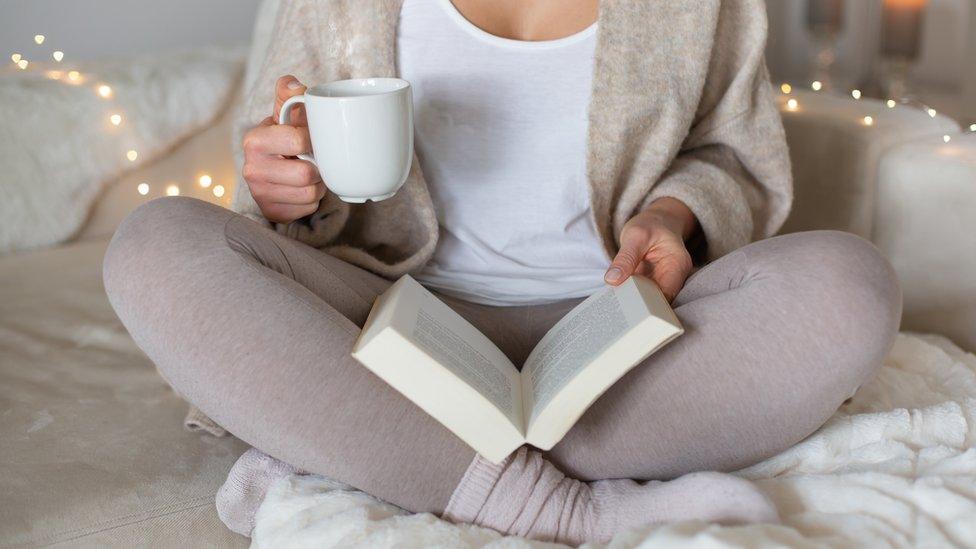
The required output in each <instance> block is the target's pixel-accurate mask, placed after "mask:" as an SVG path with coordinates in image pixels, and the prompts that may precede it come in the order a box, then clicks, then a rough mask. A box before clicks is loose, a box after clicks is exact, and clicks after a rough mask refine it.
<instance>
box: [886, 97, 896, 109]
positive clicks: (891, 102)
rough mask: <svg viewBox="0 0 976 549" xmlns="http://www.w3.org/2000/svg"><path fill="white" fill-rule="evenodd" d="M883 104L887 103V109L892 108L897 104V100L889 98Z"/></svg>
mask: <svg viewBox="0 0 976 549" xmlns="http://www.w3.org/2000/svg"><path fill="white" fill-rule="evenodd" d="M885 104H886V105H888V108H889V109H893V108H895V107H897V106H898V102H897V101H895V100H894V99H889V100H888V102H887V103H885Z"/></svg>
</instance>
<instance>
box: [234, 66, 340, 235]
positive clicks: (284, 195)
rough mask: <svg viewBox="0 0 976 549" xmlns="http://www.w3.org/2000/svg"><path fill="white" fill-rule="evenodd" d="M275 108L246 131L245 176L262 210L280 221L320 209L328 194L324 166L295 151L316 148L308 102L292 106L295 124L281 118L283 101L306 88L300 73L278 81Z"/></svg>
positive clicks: (303, 151) (304, 151) (309, 150)
mask: <svg viewBox="0 0 976 549" xmlns="http://www.w3.org/2000/svg"><path fill="white" fill-rule="evenodd" d="M275 91H276V94H275V95H276V96H277V97H276V99H275V108H274V114H273V115H272V116H269V117H268V118H265V119H264V120H262V121H261V123H260V124H258V126H257V127H255V128H253V129H251V131H249V132H247V134H246V135H245V136H244V169H243V175H244V180H245V181H246V182H247V186H248V188H249V189H250V190H251V196H252V197H253V198H254V201H255V202H257V205H258V207H259V208H261V213H262V214H264V217H265V218H266V219H268V220H269V221H273V222H275V223H291V222H292V221H295V220H296V219H300V218H302V217H305V216H306V215H309V214H311V213H313V212H315V211H316V210H317V209H318V207H319V202H320V201H321V200H322V197H324V196H325V183H323V182H322V177H321V176H320V175H319V171H318V169H317V168H316V167H315V166H314V165H313V164H312V163H310V162H306V161H304V160H299V159H297V158H295V155H298V154H302V153H308V152H311V150H312V141H311V138H310V137H309V134H308V122H307V120H306V118H305V107H304V106H302V105H299V106H297V107H295V111H293V112H292V117H291V120H292V125H290V126H286V125H282V124H278V113H279V111H280V110H281V106H282V104H284V102H285V101H287V100H288V98H290V97H292V96H294V95H301V94H303V93H305V86H304V85H302V83H301V82H299V81H298V79H297V78H295V77H294V76H283V77H281V78H279V79H278V83H277V85H276V86H275Z"/></svg>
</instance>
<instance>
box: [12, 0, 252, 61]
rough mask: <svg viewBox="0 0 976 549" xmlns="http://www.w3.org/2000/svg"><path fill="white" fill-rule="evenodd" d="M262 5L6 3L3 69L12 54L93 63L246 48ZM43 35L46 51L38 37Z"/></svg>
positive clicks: (90, 0) (128, 0)
mask: <svg viewBox="0 0 976 549" xmlns="http://www.w3.org/2000/svg"><path fill="white" fill-rule="evenodd" d="M259 2H260V0H2V4H0V54H2V56H3V57H2V58H0V63H3V62H4V61H7V60H8V59H9V57H10V55H11V54H12V53H15V52H17V53H21V54H23V55H24V56H25V57H27V58H28V59H40V58H44V59H45V60H50V55H51V52H52V51H54V50H62V51H64V52H65V58H66V59H69V60H70V59H78V60H84V59H93V58H104V57H118V56H127V55H134V54H140V53H147V52H154V51H166V50H179V49H190V48H197V47H204V46H210V45H222V44H228V45H229V44H243V43H247V42H248V41H249V39H250V35H251V27H252V25H253V21H254V14H255V13H256V11H257V6H258V4H259ZM35 34H43V35H45V37H46V39H45V42H44V44H43V45H41V46H38V45H36V44H35V43H34V35H35Z"/></svg>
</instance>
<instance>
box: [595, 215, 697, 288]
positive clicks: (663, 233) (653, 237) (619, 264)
mask: <svg viewBox="0 0 976 549" xmlns="http://www.w3.org/2000/svg"><path fill="white" fill-rule="evenodd" d="M696 230H698V220H697V219H696V218H695V215H694V214H693V213H692V212H691V210H689V209H688V207H687V206H685V204H684V203H683V202H681V201H680V200H677V199H674V198H661V199H659V200H655V201H654V202H653V203H651V205H650V206H648V208H647V209H646V210H644V211H643V212H641V213H639V214H637V215H636V216H634V217H633V218H631V219H630V221H628V222H627V223H626V224H625V225H624V228H623V230H622V231H621V232H620V251H619V252H617V256H616V257H615V258H614V259H613V263H612V264H611V265H610V268H609V269H608V270H607V274H606V275H605V277H604V278H605V280H606V281H607V283H608V284H610V285H612V286H618V285H620V284H621V283H623V282H624V281H625V280H627V277H629V276H631V275H639V276H646V277H648V278H650V279H651V280H653V281H654V282H656V283H657V285H658V286H659V287H660V288H661V291H662V292H663V293H664V296H665V297H667V299H668V301H673V300H674V298H675V296H677V295H678V292H679V291H681V288H682V287H683V286H684V285H685V280H687V279H688V275H690V274H691V269H692V266H693V264H692V260H691V254H690V253H688V248H687V247H686V246H685V240H686V239H687V238H689V237H690V236H691V235H692V234H693V233H694V232H695V231H696Z"/></svg>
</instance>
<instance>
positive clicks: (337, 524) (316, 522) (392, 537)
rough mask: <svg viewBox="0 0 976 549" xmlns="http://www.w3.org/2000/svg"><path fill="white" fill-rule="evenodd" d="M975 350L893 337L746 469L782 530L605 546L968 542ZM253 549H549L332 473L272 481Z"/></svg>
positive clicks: (701, 528)
mask: <svg viewBox="0 0 976 549" xmlns="http://www.w3.org/2000/svg"><path fill="white" fill-rule="evenodd" d="M974 442H976V356H973V355H971V354H966V353H964V352H963V351H962V350H960V349H959V348H958V347H956V346H954V345H953V344H952V343H950V342H949V341H948V340H946V339H944V338H940V337H934V336H912V335H905V334H903V335H901V336H899V338H898V341H897V343H896V344H895V347H894V350H893V351H892V353H891V355H890V356H889V358H888V359H887V361H886V364H885V367H884V368H882V370H881V372H880V374H879V375H878V377H877V378H876V379H875V380H874V381H872V382H871V383H869V384H867V385H865V386H864V387H862V388H861V390H860V391H859V392H858V393H857V395H855V397H854V398H853V400H852V401H851V402H849V403H848V404H846V405H845V406H844V407H843V408H842V409H841V410H840V411H838V413H837V414H836V415H835V416H834V418H833V419H832V420H831V421H830V422H829V423H827V425H825V426H824V427H823V428H821V429H820V430H819V431H818V432H817V433H815V434H814V435H812V436H810V437H809V438H807V439H806V440H805V441H803V442H801V443H800V444H798V445H796V446H795V447H793V448H791V449H789V450H787V451H786V452H783V453H782V454H780V455H778V456H775V457H773V458H771V459H769V460H767V461H765V462H763V463H760V464H757V465H755V466H753V467H750V468H748V469H746V470H743V471H740V473H739V474H741V475H742V476H744V477H746V478H749V479H752V480H755V481H756V482H757V483H758V484H759V485H760V487H762V488H763V490H764V491H766V493H767V494H768V495H769V496H770V497H771V498H772V499H773V501H774V502H775V503H776V504H777V507H778V508H779V512H780V515H781V517H782V518H783V524H782V525H777V526H773V525H753V526H741V527H721V526H717V525H710V524H705V523H695V522H692V523H682V524H671V525H666V526H659V527H648V528H644V529H638V530H633V531H630V532H622V533H620V534H618V535H617V537H616V538H615V539H614V541H613V544H612V546H613V547H615V548H623V547H637V546H640V547H644V548H652V547H672V546H674V545H676V544H681V545H682V546H689V547H709V548H731V547H774V546H776V547H783V546H784V545H785V546H793V547H797V546H801V547H810V546H818V547H819V546H839V547H868V546H870V547H877V546H893V547H909V546H915V547H917V546H926V547H936V546H938V547H944V546H953V545H955V546H967V545H968V546H970V547H976V448H974ZM252 536H253V537H252V542H253V546H254V547H351V546H357V547H430V546H441V547H448V546H449V547H480V546H484V545H491V546H495V547H508V548H513V547H553V545H552V544H544V543H536V542H531V541H528V540H524V539H520V538H502V536H500V535H499V534H498V533H497V532H494V531H491V530H487V529H484V528H479V527H475V526H470V525H460V526H458V525H454V524H450V523H448V522H445V521H441V520H439V519H437V518H436V517H434V516H432V515H430V514H420V515H409V514H407V513H405V512H404V511H403V510H401V509H398V508H396V507H394V506H392V505H389V504H387V503H384V502H382V501H379V500H377V499H375V498H373V497H371V496H368V495H366V494H364V493H362V492H358V491H356V490H353V489H351V488H349V487H348V486H344V485H342V484H339V483H337V482H334V481H331V480H329V479H326V478H323V477H320V476H315V475H308V476H299V475H293V476H289V477H284V478H282V479H280V480H278V481H276V482H275V483H274V484H273V485H272V486H271V488H270V489H269V491H268V494H267V496H266V497H265V500H264V502H263V504H262V505H261V507H260V509H259V510H258V513H257V517H256V525H255V528H254V531H253V534H252Z"/></svg>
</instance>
